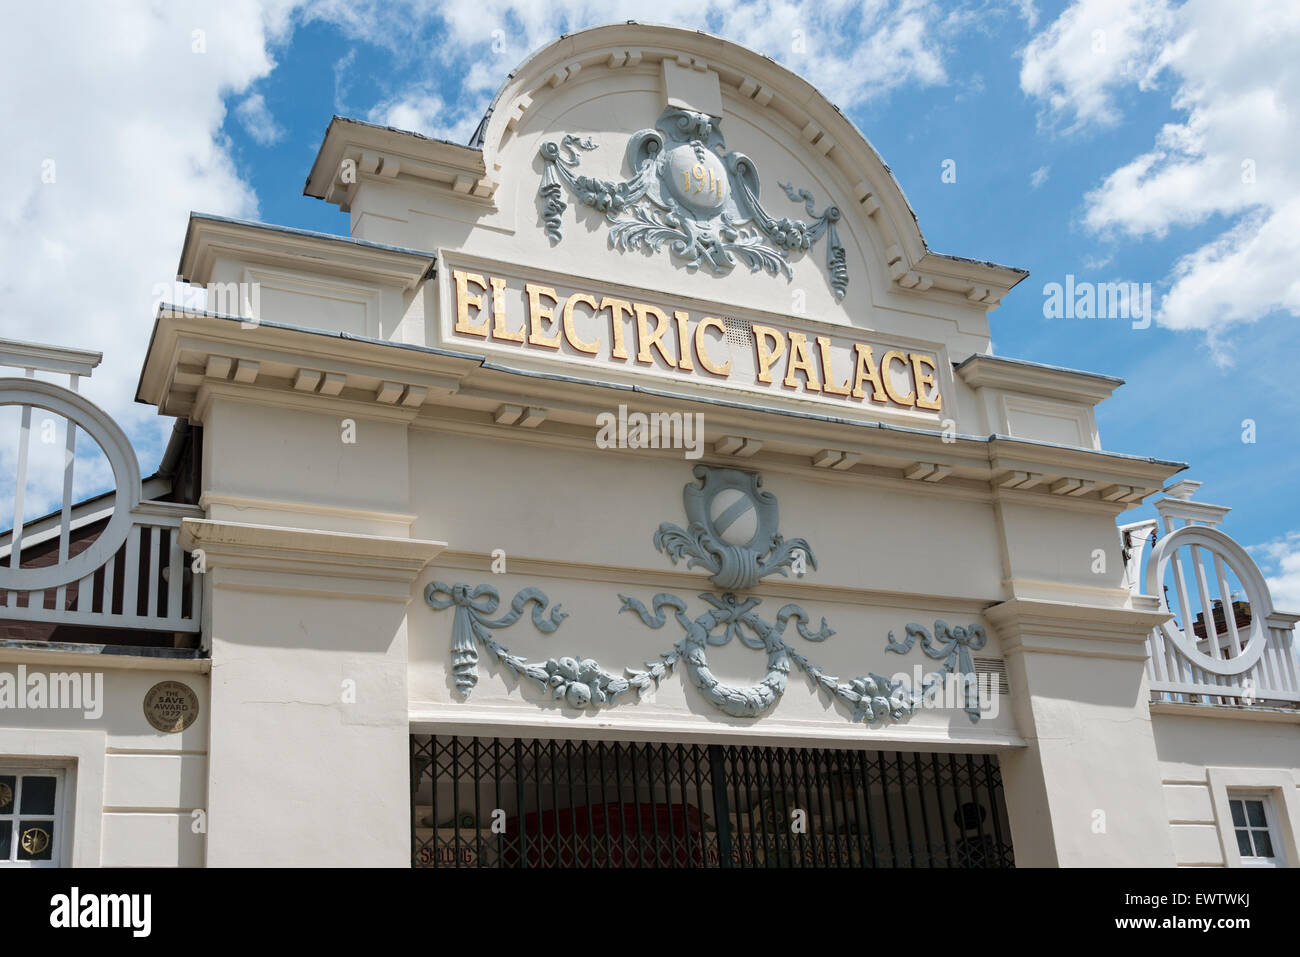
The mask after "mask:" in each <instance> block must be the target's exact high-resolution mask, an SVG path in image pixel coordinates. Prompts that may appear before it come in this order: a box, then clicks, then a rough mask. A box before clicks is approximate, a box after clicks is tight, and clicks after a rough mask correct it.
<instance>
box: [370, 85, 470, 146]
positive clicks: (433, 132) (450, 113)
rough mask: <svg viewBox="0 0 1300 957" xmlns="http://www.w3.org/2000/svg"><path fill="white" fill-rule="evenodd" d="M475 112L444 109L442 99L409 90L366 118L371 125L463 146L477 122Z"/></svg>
mask: <svg viewBox="0 0 1300 957" xmlns="http://www.w3.org/2000/svg"><path fill="white" fill-rule="evenodd" d="M481 118H482V117H481V114H480V113H479V111H478V110H476V109H472V108H469V107H467V106H466V105H464V104H459V105H457V106H456V107H454V108H448V106H447V104H446V103H445V102H444V101H443V99H442V97H440V96H438V94H436V93H433V92H430V91H427V90H409V91H407V92H404V93H400V94H398V95H396V96H393V97H390V98H389V99H387V100H384V101H383V102H382V103H379V104H377V105H376V106H375V107H374V108H372V109H371V110H370V111H369V112H367V114H366V119H367V120H369V121H370V122H371V123H380V124H382V125H384V126H392V127H395V128H397V129H399V130H411V131H412V132H415V133H423V134H424V135H425V136H436V137H437V138H438V139H442V140H450V141H452V142H453V143H464V142H466V141H467V140H468V139H469V137H470V134H471V133H473V132H474V127H475V126H477V125H478V122H479V120H480V119H481Z"/></svg>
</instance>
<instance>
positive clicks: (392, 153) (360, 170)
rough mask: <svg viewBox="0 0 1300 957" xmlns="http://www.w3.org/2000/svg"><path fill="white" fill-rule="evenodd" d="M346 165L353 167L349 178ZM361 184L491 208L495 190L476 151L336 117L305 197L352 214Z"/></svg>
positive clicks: (478, 152) (325, 139) (312, 173)
mask: <svg viewBox="0 0 1300 957" xmlns="http://www.w3.org/2000/svg"><path fill="white" fill-rule="evenodd" d="M345 162H349V163H350V164H351V169H350V172H349V173H348V175H345V174H344V163H345ZM362 182H381V183H382V182H387V183H400V184H403V185H409V186H412V187H415V188H419V189H431V190H435V191H438V192H442V193H444V194H445V195H447V196H456V197H459V198H461V199H468V200H470V201H473V202H478V203H481V204H483V205H485V206H487V207H489V208H490V207H491V200H492V196H493V194H494V193H495V192H496V188H497V184H496V182H495V181H494V180H492V179H491V178H490V177H489V176H488V175H487V168H486V166H485V165H484V163H483V153H482V152H481V151H480V150H478V149H475V148H474V147H469V146H460V145H458V144H456V143H450V142H448V141H446V140H439V139H434V138H432V137H428V136H422V135H421V134H419V133H412V132H409V131H406V130H398V129H394V128H393V127H391V126H377V125H375V124H373V123H366V122H363V121H361V120H354V119H349V118H348V117H343V116H335V117H333V118H332V119H331V120H330V123H329V126H328V127H327V128H326V130H325V136H324V138H323V139H322V140H321V145H320V149H319V150H318V151H317V154H316V159H315V161H314V162H313V163H312V167H311V172H310V173H309V174H308V175H307V182H306V183H305V184H304V185H303V189H302V191H303V195H304V196H313V197H315V198H317V199H323V200H325V201H326V202H328V203H333V204H334V205H336V206H338V207H339V209H340V210H342V211H343V212H348V211H349V210H350V209H351V206H352V200H353V199H354V198H355V196H356V191H357V186H358V185H359V184H360V183H362Z"/></svg>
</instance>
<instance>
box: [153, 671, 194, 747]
mask: <svg viewBox="0 0 1300 957" xmlns="http://www.w3.org/2000/svg"><path fill="white" fill-rule="evenodd" d="M144 716H145V720H147V721H148V722H149V724H150V725H151V726H152V727H153V728H154V729H155V730H157V731H161V732H163V734H179V733H180V732H181V731H184V730H185V729H186V728H188V727H189V726H190V725H192V724H193V723H194V721H195V719H197V718H198V716H199V696H198V695H196V694H195V693H194V689H193V688H191V687H190V686H189V685H187V684H182V683H181V682H179V681H160V682H158V683H157V684H156V685H154V686H153V687H152V688H150V689H149V692H148V694H146V695H145V696H144Z"/></svg>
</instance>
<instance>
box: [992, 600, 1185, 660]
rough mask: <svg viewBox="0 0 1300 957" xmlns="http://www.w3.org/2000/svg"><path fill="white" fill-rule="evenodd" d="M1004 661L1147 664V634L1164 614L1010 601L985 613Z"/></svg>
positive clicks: (1090, 606) (1159, 612) (1165, 615)
mask: <svg viewBox="0 0 1300 957" xmlns="http://www.w3.org/2000/svg"><path fill="white" fill-rule="evenodd" d="M984 617H985V618H987V619H988V620H989V622H990V624H992V625H993V627H994V628H995V629H996V630H997V632H998V637H999V639H1000V640H1001V642H1002V652H1003V654H1004V655H1012V654H1022V653H1025V652H1036V653H1039V654H1056V655H1073V656H1078V657H1085V658H1118V659H1123V660H1128V661H1143V662H1144V661H1146V660H1147V652H1146V639H1147V635H1148V634H1150V632H1151V629H1152V628H1155V627H1156V626H1157V625H1160V624H1162V623H1164V622H1165V621H1168V620H1169V613H1168V612H1166V611H1150V610H1145V609H1140V608H1114V607H1102V606H1098V605H1086V604H1076V603H1073V602H1057V601H1043V600H1038V599H1026V598H1013V599H1010V600H1009V601H1004V602H1001V603H1000V604H997V605H993V606H992V607H990V608H988V609H986V610H985V612H984Z"/></svg>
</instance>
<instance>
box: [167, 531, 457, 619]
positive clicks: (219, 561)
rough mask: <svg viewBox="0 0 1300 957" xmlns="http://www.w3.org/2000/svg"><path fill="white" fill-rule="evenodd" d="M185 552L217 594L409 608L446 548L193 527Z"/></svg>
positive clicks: (342, 535) (420, 542) (340, 535)
mask: <svg viewBox="0 0 1300 957" xmlns="http://www.w3.org/2000/svg"><path fill="white" fill-rule="evenodd" d="M180 542H181V547H182V548H184V549H185V551H187V552H196V551H201V552H202V553H203V564H204V566H205V572H204V574H207V575H212V576H213V583H214V586H215V587H221V588H227V589H233V590H242V591H260V592H271V593H294V594H305V595H319V596H325V597H339V598H359V599H372V600H381V601H393V602H402V603H405V602H407V601H409V600H410V589H411V585H412V584H413V583H414V582H415V579H416V578H417V577H418V576H419V574H420V572H421V571H422V570H423V569H424V567H425V566H426V565H428V564H429V562H430V561H432V560H433V559H434V558H435V557H436V556H437V555H438V553H439V552H441V551H442V550H443V549H444V548H446V547H447V543H446V542H434V541H426V540H424V539H415V538H394V537H390V536H384V535H360V534H356V533H351V532H326V531H320V530H317V529H306V528H287V527H282V526H275V525H258V524H251V523H244V522H217V521H212V520H210V519H192V518H191V519H186V520H185V521H184V522H183V523H182V524H181V534H180Z"/></svg>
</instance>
